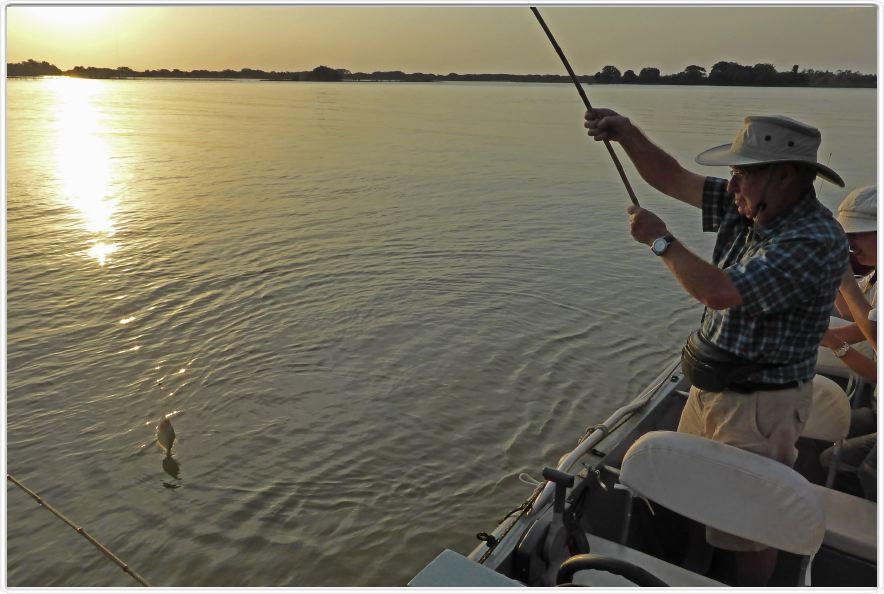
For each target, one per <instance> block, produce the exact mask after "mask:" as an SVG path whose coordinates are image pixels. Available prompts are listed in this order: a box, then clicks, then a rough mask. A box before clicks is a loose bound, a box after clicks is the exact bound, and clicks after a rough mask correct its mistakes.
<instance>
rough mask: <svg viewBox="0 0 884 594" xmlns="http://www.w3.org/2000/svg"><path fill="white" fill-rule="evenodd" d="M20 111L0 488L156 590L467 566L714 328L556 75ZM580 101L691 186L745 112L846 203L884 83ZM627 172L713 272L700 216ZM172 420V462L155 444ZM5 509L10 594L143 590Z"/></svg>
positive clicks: (684, 91) (216, 92)
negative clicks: (651, 243) (803, 152)
mask: <svg viewBox="0 0 884 594" xmlns="http://www.w3.org/2000/svg"><path fill="white" fill-rule="evenodd" d="M7 92H8V111H7V124H8V162H7V173H8V181H7V184H8V185H7V193H8V194H7V211H6V214H7V246H6V247H7V258H8V259H7V294H6V297H7V315H8V318H7V377H6V380H7V405H6V406H7V409H6V412H7V425H6V436H7V464H8V472H10V473H12V474H13V475H15V476H16V477H17V478H19V479H20V480H22V481H23V482H24V483H25V484H26V485H28V486H29V487H31V488H32V489H35V490H36V491H38V492H39V493H40V494H41V495H43V496H44V497H45V498H46V500H47V501H48V502H49V503H51V504H53V505H55V506H56V507H58V508H59V509H60V510H61V511H62V512H64V513H65V514H67V515H68V516H69V517H70V518H72V519H73V520H74V521H76V522H77V523H78V524H80V525H82V526H83V527H85V529H86V530H87V531H89V532H90V533H91V534H92V535H93V536H95V537H96V538H98V539H99V540H100V541H102V542H103V543H104V544H105V545H107V546H108V547H109V548H110V549H111V550H113V551H114V552H115V553H116V554H117V555H119V556H120V557H121V558H123V559H124V560H125V561H126V562H128V563H129V564H130V565H131V566H132V567H133V568H134V569H135V570H136V571H138V572H139V573H141V574H142V575H143V576H144V577H145V578H146V579H147V580H148V581H150V582H151V583H152V584H153V585H157V586H394V585H404V584H405V583H406V582H407V581H408V579H409V578H410V577H412V576H413V575H414V574H415V573H416V572H417V571H418V570H419V569H420V568H421V567H422V566H423V565H424V564H425V563H426V562H428V561H429V560H430V559H432V558H433V557H434V556H435V555H436V554H437V553H438V552H439V551H441V550H442V549H443V548H445V547H450V548H453V549H455V550H458V551H460V552H462V553H467V552H469V551H470V550H471V549H472V547H473V546H474V545H475V544H476V542H477V541H476V540H475V538H474V535H475V533H476V532H480V531H490V530H491V529H492V528H493V527H494V526H495V525H496V524H497V523H498V521H499V520H500V519H501V518H502V517H503V516H504V514H505V513H506V512H508V511H509V510H511V509H512V508H514V507H515V506H517V505H518V504H519V503H520V502H521V501H522V500H523V499H524V498H525V497H526V496H527V495H529V494H530V492H531V487H529V486H527V485H525V484H523V483H521V482H519V480H518V479H517V475H518V474H519V473H520V472H528V473H529V474H532V475H534V476H539V473H540V469H541V468H542V467H543V466H544V465H545V464H549V463H551V462H554V461H555V460H556V459H557V458H558V456H559V455H561V454H562V453H563V452H565V451H567V450H569V449H570V448H571V447H572V446H573V445H575V443H576V439H577V438H578V437H579V436H580V435H581V434H582V431H583V429H584V428H585V427H586V426H587V425H590V424H592V423H595V422H600V421H602V420H603V419H604V418H605V417H606V416H607V415H608V414H609V413H610V412H611V411H612V410H613V409H614V408H616V407H617V406H618V405H620V404H621V403H623V402H625V401H627V400H629V399H631V398H632V397H633V396H634V394H635V393H637V392H638V391H639V390H640V389H641V388H642V387H644V385H645V384H646V383H648V382H649V381H650V380H651V379H653V377H654V376H655V375H656V373H657V372H658V371H659V369H660V367H661V365H663V364H664V363H665V362H667V361H668V360H669V359H670V358H671V357H672V356H674V354H675V352H676V349H677V348H678V347H679V346H680V344H681V342H682V341H683V339H684V337H685V336H686V334H687V333H688V332H689V331H690V330H691V327H692V326H693V325H694V324H696V323H697V321H698V319H699V316H700V313H701V308H700V307H699V306H698V305H697V304H695V303H694V302H692V300H691V299H690V298H688V297H687V296H686V295H685V294H684V293H682V291H681V290H680V289H679V288H678V286H677V284H676V283H675V281H674V280H673V279H672V278H671V277H670V275H669V273H668V272H667V271H666V269H665V267H664V266H662V264H661V263H660V262H659V261H658V260H657V259H656V258H654V257H653V256H652V255H651V254H650V252H649V250H648V248H647V247H645V246H643V245H639V244H637V243H635V242H633V241H632V240H631V239H630V238H629V236H628V233H627V230H626V216H625V212H624V211H625V208H626V206H627V205H628V198H627V195H626V193H625V190H624V189H623V187H622V186H621V184H620V181H619V178H618V177H617V174H616V171H615V170H614V168H613V166H612V165H611V164H610V161H609V157H608V155H607V152H606V151H605V150H604V147H603V146H602V145H601V144H597V143H593V142H591V141H589V140H588V139H587V138H586V136H585V135H584V130H583V128H582V125H581V122H582V114H583V107H582V103H581V102H580V99H579V97H578V96H577V94H576V92H575V90H574V88H573V87H571V86H570V85H558V84H557V85H520V84H479V83H472V84H457V83H447V84H446V83H433V84H368V83H362V84H343V83H342V84H318V83H317V84H312V83H299V84H295V83H266V82H197V81H87V80H68V79H46V80H12V81H10V82H9V84H8V87H7ZM590 97H591V100H592V101H593V104H594V105H597V106H611V107H615V108H618V109H620V110H621V111H622V112H623V113H626V114H628V115H630V116H632V117H633V119H635V120H636V121H637V122H638V123H640V124H641V125H642V126H643V127H644V128H645V129H646V130H647V131H648V132H649V134H650V135H651V136H652V137H653V138H655V139H656V140H657V141H658V142H659V143H660V144H662V145H663V146H665V147H667V148H668V149H670V150H671V151H672V152H673V153H674V154H675V155H676V156H678V157H679V158H680V159H681V160H682V161H683V162H684V163H693V157H694V155H695V154H696V153H698V152H699V151H701V150H703V149H705V148H708V147H711V146H713V145H716V144H722V143H725V142H729V141H730V140H731V138H732V137H733V135H734V133H735V132H736V130H737V129H738V128H739V126H740V123H741V121H742V117H743V116H744V115H747V114H760V113H784V114H787V115H791V116H794V117H797V118H798V119H802V120H805V121H808V122H811V123H813V124H815V125H817V126H818V127H820V128H821V129H822V131H823V137H824V143H823V147H822V150H821V154H822V155H823V159H824V160H825V159H826V158H827V157H828V156H829V154H830V153H831V157H830V164H831V166H832V167H833V168H834V169H835V170H836V171H838V172H839V173H840V174H841V175H842V176H843V177H844V178H845V179H846V180H847V182H848V185H849V186H858V185H864V184H870V183H874V181H875V173H876V166H877V165H876V164H877V155H876V139H875V130H876V120H875V92H874V90H821V89H723V88H705V87H698V88H684V87H645V86H642V87H630V86H605V87H602V86H594V87H591V89H590ZM619 154H620V155H621V157H622V158H623V160H624V161H626V158H625V155H624V154H623V152H622V150H621V151H619ZM626 168H627V173H628V174H629V176H630V180H631V181H632V184H633V186H634V187H635V188H636V191H637V193H638V195H639V199H640V200H641V201H642V204H643V205H644V206H646V207H648V208H651V209H652V210H654V211H656V212H657V213H658V214H660V215H661V216H662V217H663V218H664V219H665V220H666V221H667V222H668V223H669V225H670V228H671V229H672V230H673V231H674V233H675V234H676V235H678V236H679V237H681V238H683V239H684V241H686V242H687V243H688V244H689V245H690V246H691V247H692V248H694V249H695V250H696V251H697V252H699V253H701V254H704V255H706V256H708V254H709V251H710V250H711V245H712V238H711V237H707V236H702V234H701V233H700V223H699V214H698V212H697V211H693V210H692V209H691V208H690V207H687V206H683V205H680V204H676V203H674V201H672V200H670V199H668V198H665V197H661V196H659V195H657V194H656V193H655V192H653V191H652V190H651V189H650V188H649V187H648V186H646V185H645V184H644V183H643V182H642V181H641V180H640V179H639V178H638V176H637V174H636V173H635V172H634V169H632V167H631V166H630V165H628V164H627V165H626ZM696 168H697V170H699V171H706V172H709V173H717V174H720V175H723V174H725V171H726V170H725V169H724V168H717V169H715V168H701V167H699V166H696ZM843 195H844V191H842V190H840V189H837V188H835V187H834V186H830V185H825V184H824V185H823V191H822V195H821V199H822V200H823V202H824V203H826V204H828V205H830V206H831V205H835V204H837V203H838V201H839V200H840V198H841V197H842V196H843ZM172 412H176V413H177V416H176V417H175V418H174V420H173V423H174V427H175V430H176V432H177V435H178V439H177V441H176V442H175V447H174V450H173V454H174V461H169V460H164V454H163V452H162V451H161V450H160V449H159V448H158V447H157V446H156V445H155V444H153V442H152V439H153V427H154V426H155V424H156V422H157V421H158V419H159V418H160V417H161V416H162V415H164V414H168V413H172ZM6 498H7V509H8V515H7V520H8V524H7V547H8V583H9V585H10V586H129V585H134V584H135V582H134V581H132V580H131V579H130V578H129V577H128V576H126V575H125V574H124V573H123V572H121V571H120V570H119V569H118V568H117V567H116V566H114V565H113V564H111V563H110V562H109V561H107V560H106V559H105V558H104V557H103V556H102V555H100V554H99V553H98V552H97V551H96V550H95V549H94V548H93V547H92V546H91V545H90V544H89V543H88V542H86V540H85V539H83V538H82V537H80V536H78V535H77V534H76V533H74V532H73V531H72V530H71V529H70V528H68V527H67V526H65V525H64V524H62V523H61V522H60V521H59V520H57V519H56V518H55V517H53V516H52V515H51V514H49V513H48V512H47V511H45V510H44V509H41V508H39V507H38V506H37V505H36V503H35V502H34V501H33V500H32V499H30V498H29V497H27V496H26V495H25V494H24V493H23V492H21V491H19V490H18V489H16V488H15V487H13V486H12V485H11V484H9V483H7V489H6Z"/></svg>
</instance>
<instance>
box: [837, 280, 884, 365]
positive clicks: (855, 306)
mask: <svg viewBox="0 0 884 594" xmlns="http://www.w3.org/2000/svg"><path fill="white" fill-rule="evenodd" d="M840 293H841V295H843V296H844V300H845V301H846V302H847V307H848V308H849V309H850V315H851V316H852V317H853V321H854V323H855V324H856V325H857V326H858V327H859V329H860V330H861V331H862V333H863V336H865V337H866V340H867V341H868V342H869V344H870V345H872V348H873V349H875V352H877V351H878V341H877V336H876V334H877V324H876V323H875V322H872V321H871V320H869V312H870V311H871V310H872V306H871V305H869V302H868V301H866V297H865V295H863V292H862V290H861V289H860V288H859V285H858V284H856V279H855V278H854V277H853V269H852V268H851V267H850V266H848V267H847V272H845V273H844V276H843V277H842V279H841V288H840Z"/></svg>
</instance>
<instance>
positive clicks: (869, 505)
mask: <svg viewBox="0 0 884 594" xmlns="http://www.w3.org/2000/svg"><path fill="white" fill-rule="evenodd" d="M814 488H815V489H816V491H817V492H818V493H819V494H820V496H821V497H822V500H823V506H824V507H825V510H826V536H825V538H824V539H823V544H825V545H826V546H828V547H831V548H833V549H835V550H838V551H843V552H845V553H849V554H851V555H853V556H855V557H859V558H860V559H865V560H867V561H872V562H875V561H876V559H877V558H878V533H877V530H876V526H877V521H876V511H877V505H876V503H875V502H874V501H869V500H868V499H862V498H861V497H856V496H854V495H849V494H847V493H842V492H841V491H835V490H834V489H827V488H826V487H823V486H820V485H814Z"/></svg>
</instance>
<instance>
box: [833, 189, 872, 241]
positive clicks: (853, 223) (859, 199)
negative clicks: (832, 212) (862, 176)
mask: <svg viewBox="0 0 884 594" xmlns="http://www.w3.org/2000/svg"><path fill="white" fill-rule="evenodd" d="M837 216H838V222H839V223H841V226H842V227H844V232H845V233H871V232H872V231H877V230H878V186H866V187H864V188H857V189H855V190H854V191H852V192H851V193H850V194H848V195H847V196H846V197H845V198H844V200H842V201H841V204H839V205H838V215H837Z"/></svg>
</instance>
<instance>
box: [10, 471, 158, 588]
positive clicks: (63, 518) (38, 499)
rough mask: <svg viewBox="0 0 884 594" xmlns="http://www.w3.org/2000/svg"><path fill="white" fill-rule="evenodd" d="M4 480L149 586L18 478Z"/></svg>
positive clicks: (137, 579)
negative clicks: (34, 500)
mask: <svg viewBox="0 0 884 594" xmlns="http://www.w3.org/2000/svg"><path fill="white" fill-rule="evenodd" d="M6 480H8V481H9V482H11V483H12V484H13V485H15V486H16V487H18V488H20V489H21V490H22V491H24V492H25V493H27V494H28V495H30V496H31V497H33V498H34V499H36V500H37V503H39V504H40V505H42V506H43V507H45V508H46V509H48V510H49V511H50V512H52V513H53V514H54V515H55V516H57V517H58V518H59V519H60V520H61V521H62V522H64V523H65V524H67V525H68V526H70V527H71V528H73V529H74V530H76V531H77V534H80V535H81V536H82V537H83V538H85V539H86V540H88V541H89V542H91V543H92V544H93V546H95V548H96V549H98V550H99V551H101V552H102V553H104V555H105V556H106V557H107V558H108V559H110V560H111V561H113V562H114V563H116V564H117V565H119V566H120V569H122V570H123V571H125V572H126V573H128V574H129V575H131V576H132V577H133V578H134V579H135V581H137V582H138V583H139V584H141V585H142V586H147V587H148V588H149V587H150V584H148V583H147V580H145V579H144V578H143V577H141V576H140V575H138V574H137V573H135V572H134V571H133V570H131V569H129V566H128V565H126V564H125V563H123V560H122V559H120V558H119V557H117V556H116V555H114V554H113V553H112V552H111V551H110V549H108V548H107V547H106V546H104V545H103V544H101V543H100V542H98V541H97V540H95V539H94V538H93V537H92V535H90V534H89V533H88V532H86V531H85V530H83V528H81V527H80V526H77V525H76V524H74V523H73V522H71V521H70V520H69V519H67V518H66V517H65V516H64V514H62V513H61V512H60V511H58V510H57V509H55V508H54V507H52V506H51V505H49V504H48V503H46V501H44V500H43V498H42V497H40V496H39V495H37V494H36V493H34V492H33V491H31V490H30V489H28V488H27V487H25V486H24V485H23V484H22V483H21V482H20V481H19V480H18V479H16V478H15V477H14V476H12V475H11V474H7V475H6Z"/></svg>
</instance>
